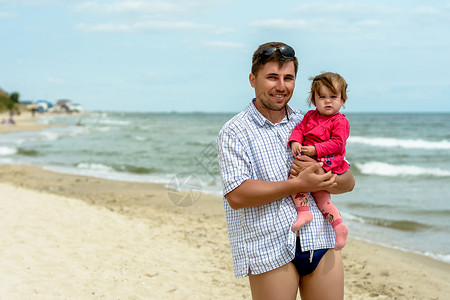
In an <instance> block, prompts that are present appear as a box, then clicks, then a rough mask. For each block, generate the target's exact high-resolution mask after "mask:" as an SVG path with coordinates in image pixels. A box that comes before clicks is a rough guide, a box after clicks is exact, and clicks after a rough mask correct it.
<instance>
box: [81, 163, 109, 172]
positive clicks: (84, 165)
mask: <svg viewBox="0 0 450 300" xmlns="http://www.w3.org/2000/svg"><path fill="white" fill-rule="evenodd" d="M76 167H77V168H79V169H88V170H95V171H106V172H111V171H114V169H113V168H111V167H109V166H106V165H103V164H97V163H78V164H77V165H76Z"/></svg>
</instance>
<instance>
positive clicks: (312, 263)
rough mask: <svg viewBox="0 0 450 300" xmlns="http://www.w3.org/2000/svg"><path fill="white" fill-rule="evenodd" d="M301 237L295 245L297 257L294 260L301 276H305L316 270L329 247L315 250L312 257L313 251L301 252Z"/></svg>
mask: <svg viewBox="0 0 450 300" xmlns="http://www.w3.org/2000/svg"><path fill="white" fill-rule="evenodd" d="M300 249H301V248H300V239H299V238H298V237H297V241H296V245H295V258H294V259H293V260H292V263H293V264H294V266H295V268H296V269H297V272H298V274H299V275H300V276H305V275H308V274H311V273H312V272H314V270H315V269H316V268H317V265H318V264H319V262H320V260H321V259H322V257H323V256H324V255H325V253H327V251H328V249H318V250H314V251H313V254H312V258H311V251H305V252H300Z"/></svg>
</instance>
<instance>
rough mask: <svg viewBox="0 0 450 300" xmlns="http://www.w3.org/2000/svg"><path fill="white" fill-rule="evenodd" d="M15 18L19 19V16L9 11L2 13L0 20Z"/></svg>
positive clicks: (0, 12)
mask: <svg viewBox="0 0 450 300" xmlns="http://www.w3.org/2000/svg"><path fill="white" fill-rule="evenodd" d="M0 3H1V2H0ZM15 17H17V14H14V13H11V12H7V11H0V20H6V19H13V18H15Z"/></svg>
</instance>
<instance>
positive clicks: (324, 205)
mask: <svg viewBox="0 0 450 300" xmlns="http://www.w3.org/2000/svg"><path fill="white" fill-rule="evenodd" d="M311 79H312V85H311V93H310V98H309V102H310V104H311V103H312V104H314V106H315V107H316V109H315V110H310V111H308V112H307V113H306V114H305V116H304V118H303V120H302V121H301V123H300V124H298V125H297V126H296V127H295V129H294V130H293V132H292V135H291V137H290V139H289V145H290V147H291V150H292V153H293V154H294V156H295V157H297V156H299V155H301V154H302V153H303V154H305V155H308V156H310V157H313V158H315V159H316V160H318V161H321V162H322V163H323V166H322V167H323V169H324V170H325V171H326V172H328V171H331V172H333V173H335V174H342V173H344V172H345V171H347V170H348V168H349V165H348V163H347V162H346V161H345V159H344V157H345V144H346V141H347V138H348V136H349V133H350V123H349V122H348V120H347V119H346V118H345V115H343V114H341V113H340V112H339V110H340V109H341V107H342V106H343V105H344V104H345V101H346V100H347V83H346V82H345V80H344V78H342V76H340V75H339V74H336V73H330V72H327V73H323V74H320V75H317V76H316V77H314V78H311ZM312 195H313V197H314V200H315V201H316V203H317V206H318V207H319V209H320V211H321V212H322V213H323V215H324V216H325V218H326V219H327V220H328V221H329V222H330V223H331V226H332V227H333V229H334V232H335V234H336V242H335V250H341V249H342V248H343V247H344V246H345V243H346V241H347V234H348V228H347V226H345V225H344V224H343V222H342V218H341V216H340V214H339V211H338V210H337V208H336V207H335V206H334V205H333V204H332V203H331V198H330V193H328V192H327V191H318V192H314V193H312ZM292 198H293V199H294V203H295V206H296V207H297V212H298V216H297V220H296V221H295V223H294V224H293V225H292V230H293V231H298V230H299V229H300V228H302V227H303V226H304V225H305V224H307V223H309V222H311V221H312V218H313V216H312V214H311V212H310V211H309V204H308V196H307V194H305V193H299V194H296V195H292Z"/></svg>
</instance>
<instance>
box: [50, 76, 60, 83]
mask: <svg viewBox="0 0 450 300" xmlns="http://www.w3.org/2000/svg"><path fill="white" fill-rule="evenodd" d="M47 82H50V83H61V82H64V80H63V79H61V78H57V77H48V78H47Z"/></svg>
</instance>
